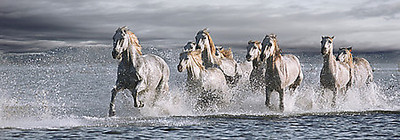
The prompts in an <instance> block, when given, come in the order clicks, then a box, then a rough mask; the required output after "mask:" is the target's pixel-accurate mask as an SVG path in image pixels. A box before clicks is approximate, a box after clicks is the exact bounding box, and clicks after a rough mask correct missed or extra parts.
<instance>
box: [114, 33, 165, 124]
mask: <svg viewBox="0 0 400 140" xmlns="http://www.w3.org/2000/svg"><path fill="white" fill-rule="evenodd" d="M113 40H114V42H113V46H114V48H113V51H112V56H113V58H114V59H118V60H120V62H119V65H118V73H117V81H116V85H115V87H114V88H113V89H112V91H111V103H110V110H109V116H114V115H115V105H114V102H115V96H116V94H117V93H118V92H119V91H122V90H124V89H128V90H130V91H131V92H132V96H133V98H134V100H133V101H134V107H143V106H144V104H143V103H142V101H141V100H139V96H143V95H144V96H145V98H148V99H149V100H148V101H153V102H152V103H151V102H150V103H146V104H148V105H149V106H153V105H154V101H156V100H157V98H158V97H159V96H164V94H166V93H167V92H168V89H169V87H168V80H169V74H170V71H169V68H168V65H167V63H165V61H164V60H163V59H162V58H161V57H159V56H156V55H151V54H149V55H142V52H141V49H142V47H141V45H140V44H139V40H138V39H137V37H136V36H135V34H133V33H132V32H131V31H130V30H129V29H128V28H127V27H126V26H123V27H120V28H118V29H117V30H116V31H115V34H114V36H113Z"/></svg>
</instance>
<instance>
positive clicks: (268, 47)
mask: <svg viewBox="0 0 400 140" xmlns="http://www.w3.org/2000/svg"><path fill="white" fill-rule="evenodd" d="M261 45H262V48H261V54H260V55H261V56H260V57H261V60H264V59H267V58H268V57H270V56H273V55H275V53H276V52H279V51H280V49H279V47H278V43H277V40H276V35H275V34H269V35H266V36H265V37H264V39H263V41H262V44H261Z"/></svg>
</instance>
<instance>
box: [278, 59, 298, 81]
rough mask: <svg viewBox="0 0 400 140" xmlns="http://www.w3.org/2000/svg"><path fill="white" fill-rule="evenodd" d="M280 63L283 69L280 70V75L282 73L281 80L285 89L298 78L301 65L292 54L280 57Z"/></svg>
mask: <svg viewBox="0 0 400 140" xmlns="http://www.w3.org/2000/svg"><path fill="white" fill-rule="evenodd" d="M282 63H283V64H284V67H285V68H281V70H282V73H284V76H283V78H284V79H285V82H284V83H282V84H283V85H284V86H285V87H286V86H288V85H290V84H292V83H293V82H294V81H295V80H296V79H297V77H299V75H300V74H301V65H300V61H299V59H298V58H297V57H296V56H294V55H292V54H286V55H282Z"/></svg>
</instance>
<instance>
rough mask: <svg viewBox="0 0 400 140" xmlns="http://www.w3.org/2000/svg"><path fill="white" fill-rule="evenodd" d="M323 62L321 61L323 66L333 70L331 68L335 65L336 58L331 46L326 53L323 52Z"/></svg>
mask: <svg viewBox="0 0 400 140" xmlns="http://www.w3.org/2000/svg"><path fill="white" fill-rule="evenodd" d="M323 57H324V63H323V67H325V68H327V69H329V70H333V68H335V67H336V63H337V62H336V58H335V56H334V55H333V49H332V47H331V49H330V50H329V52H328V54H325V55H324V56H323Z"/></svg>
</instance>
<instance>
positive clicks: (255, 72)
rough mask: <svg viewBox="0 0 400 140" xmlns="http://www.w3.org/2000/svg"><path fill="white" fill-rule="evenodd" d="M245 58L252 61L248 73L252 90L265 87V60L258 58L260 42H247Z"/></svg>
mask: <svg viewBox="0 0 400 140" xmlns="http://www.w3.org/2000/svg"><path fill="white" fill-rule="evenodd" d="M247 44H248V45H247V54H246V60H247V61H248V62H252V66H253V68H252V70H251V73H250V78H249V80H250V86H251V89H252V90H253V91H257V90H262V89H264V88H265V67H266V64H265V61H262V60H261V58H260V55H261V47H262V46H261V42H260V41H252V40H250V41H249V42H248V43H247Z"/></svg>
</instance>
